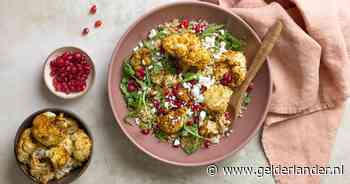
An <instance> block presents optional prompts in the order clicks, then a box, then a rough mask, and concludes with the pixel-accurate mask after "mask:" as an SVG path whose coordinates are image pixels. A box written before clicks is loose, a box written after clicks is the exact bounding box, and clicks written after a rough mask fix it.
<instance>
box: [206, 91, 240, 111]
mask: <svg viewBox="0 0 350 184" xmlns="http://www.w3.org/2000/svg"><path fill="white" fill-rule="evenodd" d="M232 94H233V91H232V90H231V89H230V88H229V87H226V86H223V85H221V84H218V85H213V86H211V87H210V88H209V89H207V90H206V91H205V92H204V103H205V104H206V105H207V106H208V108H209V109H210V110H212V111H216V112H225V111H226V109H227V106H228V104H229V102H230V98H231V95H232Z"/></svg>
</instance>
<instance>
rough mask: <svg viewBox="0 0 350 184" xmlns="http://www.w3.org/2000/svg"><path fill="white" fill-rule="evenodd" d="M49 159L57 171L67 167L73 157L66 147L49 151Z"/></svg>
mask: <svg viewBox="0 0 350 184" xmlns="http://www.w3.org/2000/svg"><path fill="white" fill-rule="evenodd" d="M48 157H49V158H50V161H51V163H52V165H53V167H54V168H55V169H60V168H63V167H64V166H66V165H67V163H68V162H69V160H70V159H71V157H70V156H69V153H68V151H67V150H66V149H65V148H64V147H59V146H57V147H53V148H51V149H50V150H49V151H48Z"/></svg>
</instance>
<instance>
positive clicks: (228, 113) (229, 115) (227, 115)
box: [224, 112, 231, 120]
mask: <svg viewBox="0 0 350 184" xmlns="http://www.w3.org/2000/svg"><path fill="white" fill-rule="evenodd" d="M224 116H225V119H226V120H230V119H231V113H230V112H225V113H224Z"/></svg>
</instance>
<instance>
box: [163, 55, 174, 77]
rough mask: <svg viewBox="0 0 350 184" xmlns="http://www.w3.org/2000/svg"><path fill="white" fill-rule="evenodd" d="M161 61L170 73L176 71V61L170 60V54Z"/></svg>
mask: <svg viewBox="0 0 350 184" xmlns="http://www.w3.org/2000/svg"><path fill="white" fill-rule="evenodd" d="M160 62H161V63H162V66H163V68H164V69H165V71H167V72H169V73H170V74H175V73H176V68H175V66H174V63H172V62H171V61H170V59H169V56H166V57H163V58H161V59H160Z"/></svg>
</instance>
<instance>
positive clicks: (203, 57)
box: [162, 33, 211, 69]
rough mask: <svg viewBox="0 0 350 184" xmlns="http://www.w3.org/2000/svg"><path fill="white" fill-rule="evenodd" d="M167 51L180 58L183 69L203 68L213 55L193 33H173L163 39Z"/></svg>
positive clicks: (163, 45)
mask: <svg viewBox="0 0 350 184" xmlns="http://www.w3.org/2000/svg"><path fill="white" fill-rule="evenodd" d="M162 47H163V48H164V50H165V52H167V53H168V54H170V55H171V56H173V57H176V58H178V59H180V65H181V67H183V69H187V68H188V67H196V68H199V69H203V68H204V67H205V66H206V65H207V64H208V63H209V61H210V59H211V55H210V53H209V51H208V50H206V49H205V48H204V47H202V45H201V42H200V39H199V38H198V37H197V36H196V35H195V34H193V33H181V34H172V35H170V36H167V37H165V38H164V39H163V40H162Z"/></svg>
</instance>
